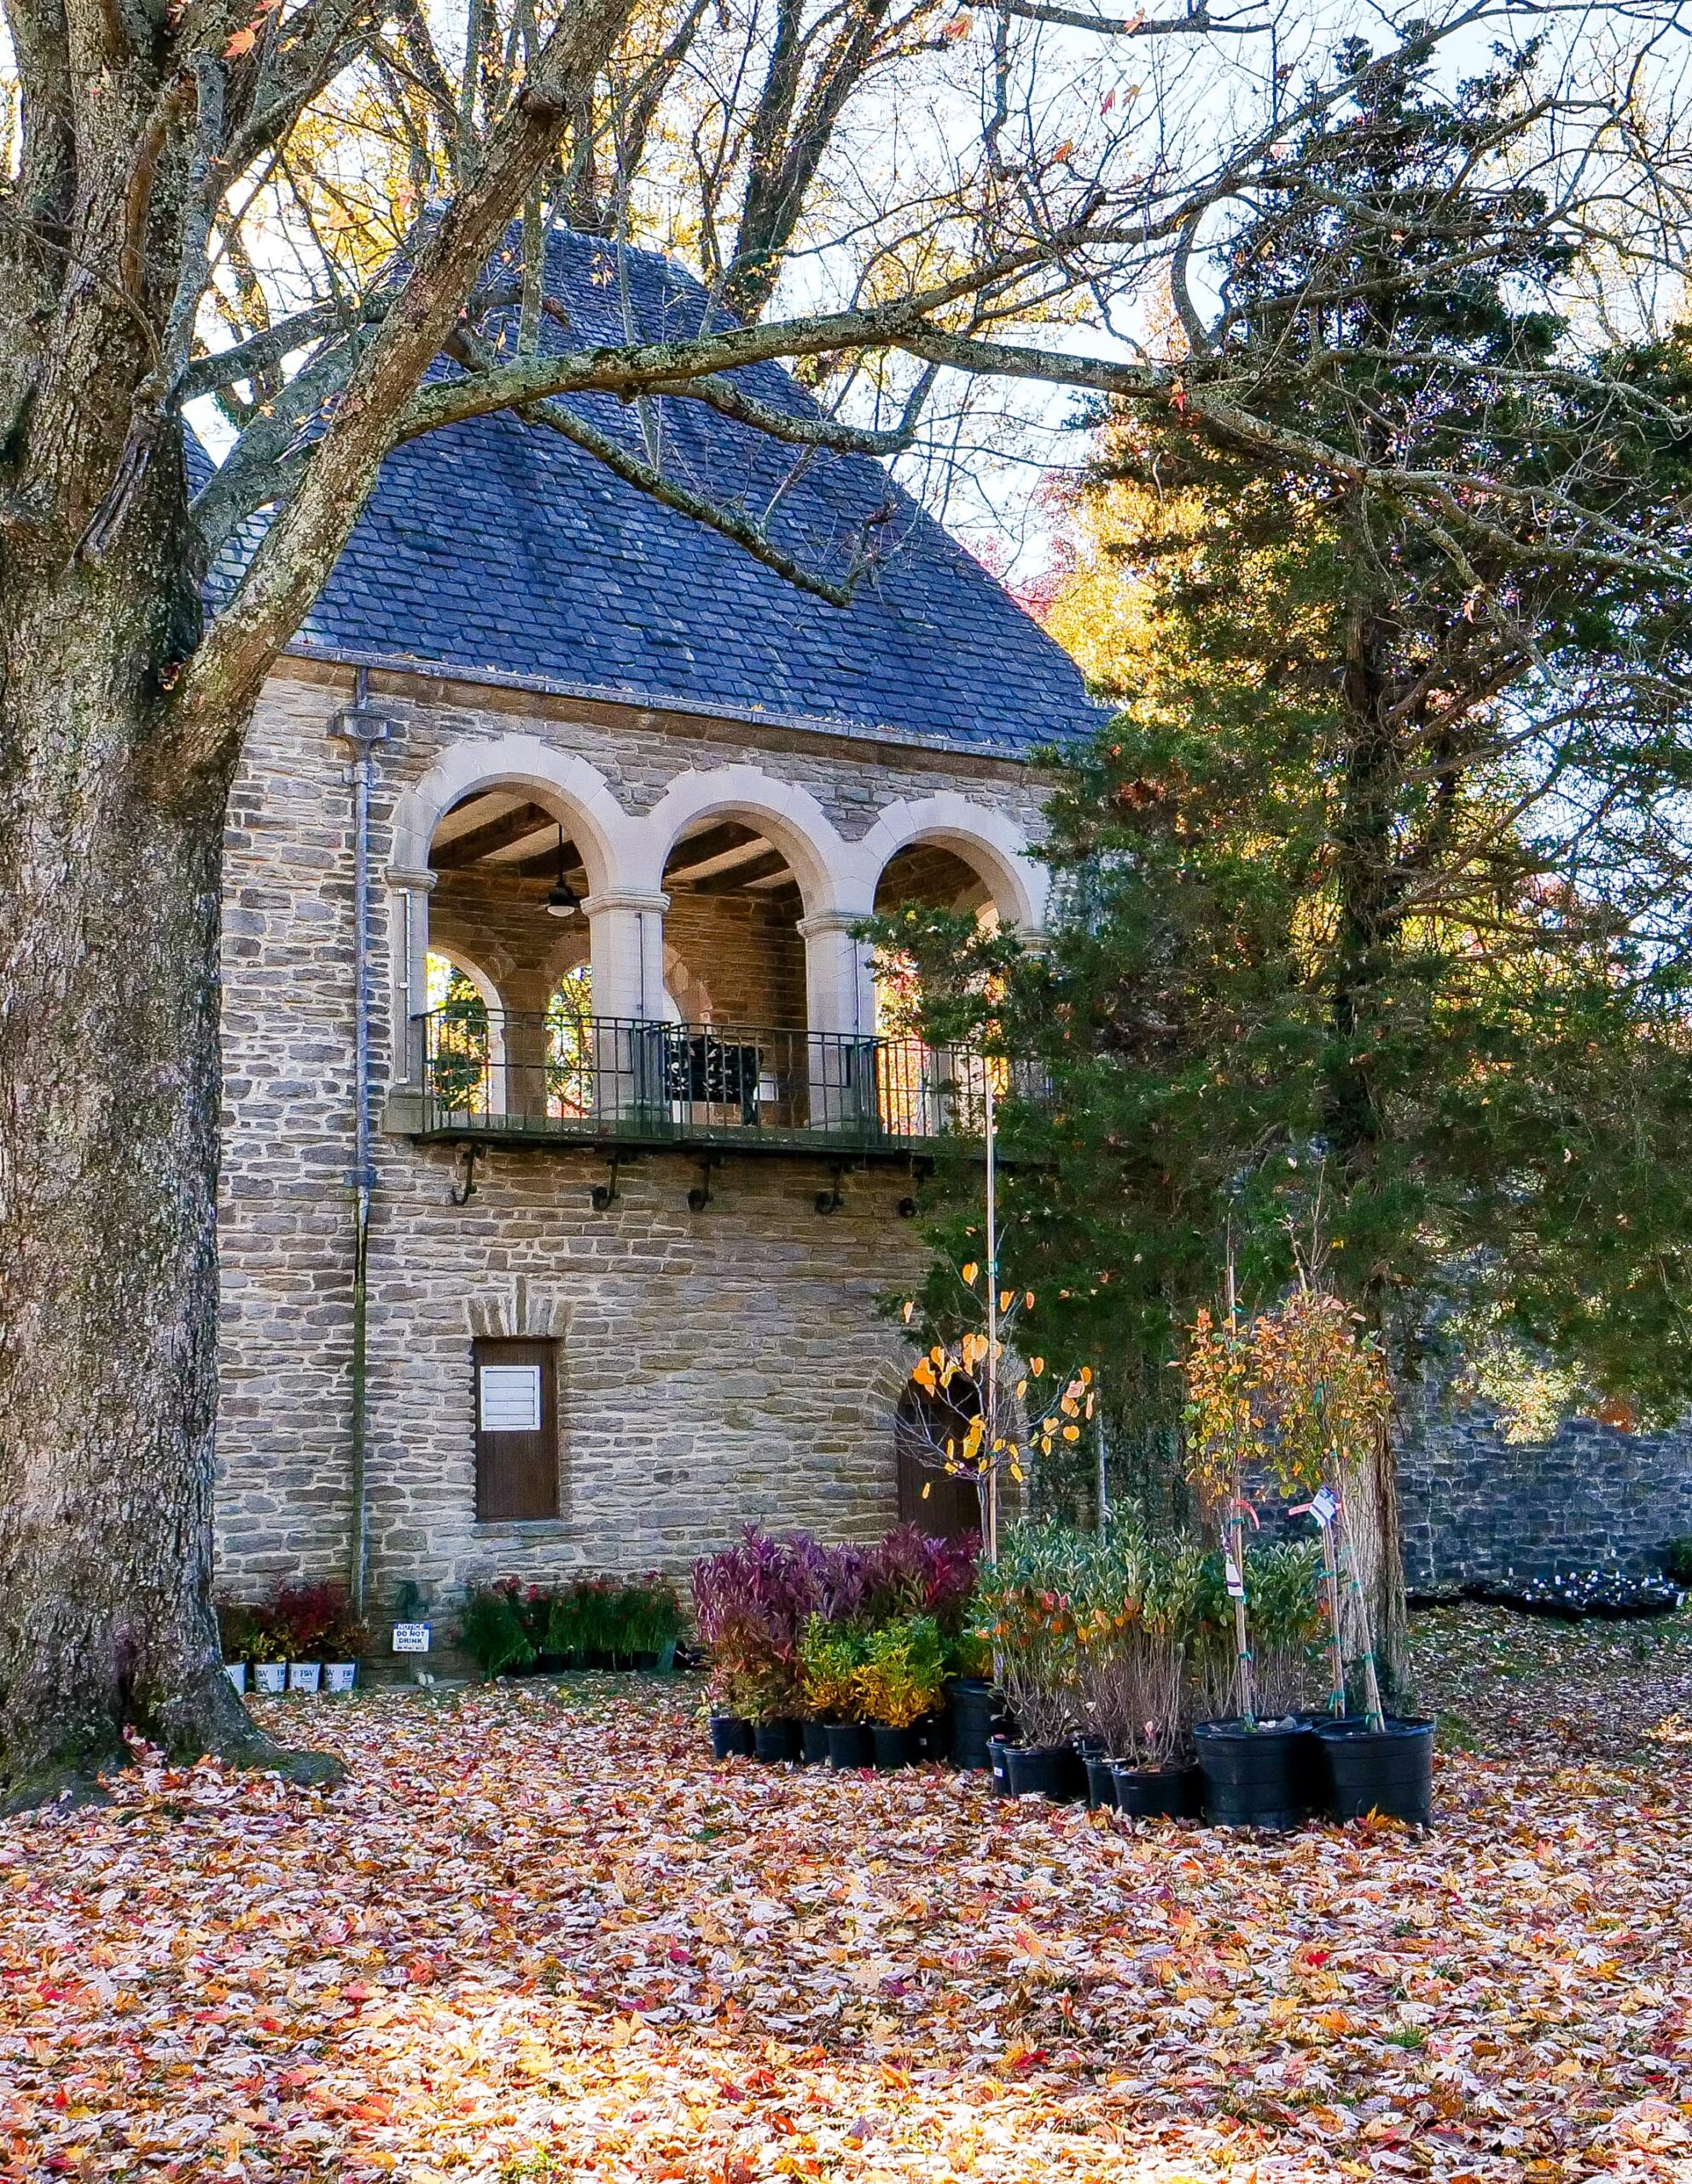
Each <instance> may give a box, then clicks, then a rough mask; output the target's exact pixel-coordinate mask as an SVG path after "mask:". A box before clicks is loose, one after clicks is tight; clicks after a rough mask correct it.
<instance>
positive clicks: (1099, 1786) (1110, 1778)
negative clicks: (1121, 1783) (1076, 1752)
mask: <svg viewBox="0 0 1692 2184" xmlns="http://www.w3.org/2000/svg"><path fill="white" fill-rule="evenodd" d="M1081 1757H1082V1763H1083V1765H1084V1767H1085V1768H1086V1770H1087V1803H1088V1804H1089V1805H1090V1807H1091V1809H1092V1810H1093V1811H1095V1812H1097V1811H1099V1810H1100V1809H1101V1808H1102V1809H1104V1810H1105V1811H1107V1812H1113V1811H1114V1810H1115V1809H1116V1763H1115V1762H1114V1761H1113V1760H1109V1759H1107V1758H1105V1757H1103V1755H1102V1753H1100V1752H1096V1751H1088V1752H1083V1754H1082V1755H1081Z"/></svg>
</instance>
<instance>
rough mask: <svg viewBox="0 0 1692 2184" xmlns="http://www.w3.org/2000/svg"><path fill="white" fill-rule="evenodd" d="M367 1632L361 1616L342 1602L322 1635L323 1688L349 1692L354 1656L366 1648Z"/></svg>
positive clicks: (355, 1678) (353, 1678)
mask: <svg viewBox="0 0 1692 2184" xmlns="http://www.w3.org/2000/svg"><path fill="white" fill-rule="evenodd" d="M369 1643H370V1634H369V1629H367V1628H366V1627H365V1624H364V1623H363V1621H362V1619H361V1618H359V1617H358V1615H357V1614H355V1613H354V1612H353V1608H352V1602H351V1600H346V1601H344V1602H343V1603H342V1604H341V1606H340V1609H339V1610H338V1611H337V1612H336V1614H335V1617H334V1621H333V1622H332V1623H330V1625H329V1629H328V1630H327V1631H326V1632H325V1633H324V1635H323V1652H324V1654H325V1655H326V1656H327V1658H325V1660H324V1662H323V1688H324V1690H325V1691H334V1692H346V1691H351V1690H352V1687H353V1686H354V1684H356V1683H357V1682H358V1657H359V1655H360V1654H361V1653H365V1652H366V1651H367V1650H368V1649H369Z"/></svg>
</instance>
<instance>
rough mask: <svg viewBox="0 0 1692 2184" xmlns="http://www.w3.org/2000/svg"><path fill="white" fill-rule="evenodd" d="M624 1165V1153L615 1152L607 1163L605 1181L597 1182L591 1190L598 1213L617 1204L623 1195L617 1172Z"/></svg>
mask: <svg viewBox="0 0 1692 2184" xmlns="http://www.w3.org/2000/svg"><path fill="white" fill-rule="evenodd" d="M622 1165H623V1156H622V1154H621V1153H613V1154H612V1155H611V1158H610V1159H609V1161H608V1163H607V1165H606V1176H605V1181H604V1182H602V1183H596V1184H595V1185H594V1187H593V1188H592V1189H591V1190H590V1192H589V1194H588V1196H589V1198H590V1200H591V1202H592V1205H593V1210H594V1211H595V1212H596V1213H604V1212H605V1211H608V1208H610V1207H611V1206H613V1205H616V1203H617V1201H618V1199H619V1198H621V1196H622V1195H623V1194H622V1193H621V1191H619V1189H618V1188H617V1172H618V1170H619V1169H620V1168H621V1166H622Z"/></svg>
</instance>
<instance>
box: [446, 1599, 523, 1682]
mask: <svg viewBox="0 0 1692 2184" xmlns="http://www.w3.org/2000/svg"><path fill="white" fill-rule="evenodd" d="M524 1606H525V1603H524V1601H523V1600H522V1594H521V1588H520V1587H519V1586H518V1585H516V1584H515V1583H510V1582H505V1583H497V1584H491V1585H476V1586H473V1587H471V1589H469V1590H468V1592H467V1593H466V1594H465V1595H464V1605H463V1606H462V1608H461V1610H460V1611H459V1616H458V1642H459V1644H460V1645H461V1646H462V1647H463V1649H464V1651H465V1652H466V1653H468V1655H469V1656H470V1658H471V1659H472V1660H473V1661H474V1663H475V1664H476V1665H477V1667H478V1668H479V1669H480V1670H481V1672H482V1674H483V1675H484V1676H505V1675H508V1674H509V1673H510V1671H511V1670H514V1669H526V1668H529V1667H531V1666H532V1664H533V1663H534V1659H535V1656H536V1653H537V1650H538V1649H537V1647H536V1646H535V1643H534V1641H533V1639H532V1637H531V1636H530V1635H529V1632H528V1629H526V1618H525V1616H524V1614H523V1612H522V1610H523V1607H524Z"/></svg>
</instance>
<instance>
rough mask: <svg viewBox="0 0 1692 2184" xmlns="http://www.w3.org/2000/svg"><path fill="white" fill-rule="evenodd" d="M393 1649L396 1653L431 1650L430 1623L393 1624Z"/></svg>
mask: <svg viewBox="0 0 1692 2184" xmlns="http://www.w3.org/2000/svg"><path fill="white" fill-rule="evenodd" d="M393 1650H394V1652H395V1653H427V1652H428V1650H429V1625H428V1624H427V1623H395V1624H394V1626H393Z"/></svg>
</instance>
